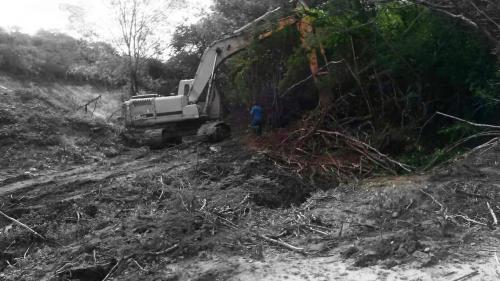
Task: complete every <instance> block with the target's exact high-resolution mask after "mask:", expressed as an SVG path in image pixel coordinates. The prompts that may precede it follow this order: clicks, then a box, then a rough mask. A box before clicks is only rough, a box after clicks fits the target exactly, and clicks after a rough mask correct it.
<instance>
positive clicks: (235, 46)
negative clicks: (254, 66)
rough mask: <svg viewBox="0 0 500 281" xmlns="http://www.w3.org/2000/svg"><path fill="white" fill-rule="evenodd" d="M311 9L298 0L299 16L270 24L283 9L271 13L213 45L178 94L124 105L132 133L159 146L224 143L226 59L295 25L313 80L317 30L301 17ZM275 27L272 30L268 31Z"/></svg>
mask: <svg viewBox="0 0 500 281" xmlns="http://www.w3.org/2000/svg"><path fill="white" fill-rule="evenodd" d="M307 8H308V7H307V5H306V4H305V3H304V2H303V1H299V4H298V5H297V8H296V12H295V13H294V14H293V15H291V16H288V17H285V18H281V19H279V20H277V21H273V20H270V18H272V17H273V16H275V15H276V14H277V13H278V12H279V11H280V9H281V8H276V9H274V10H271V11H269V12H267V13H265V14H264V15H262V16H261V17H259V18H257V19H256V20H254V21H252V22H250V23H248V24H247V25H245V26H243V27H242V28H240V29H238V30H236V31H234V32H233V33H232V34H230V35H229V36H227V37H226V38H224V39H221V40H218V41H216V42H214V43H212V44H211V45H210V46H209V47H208V48H207V49H206V50H205V51H204V53H203V55H202V57H201V60H200V63H199V65H198V68H197V71H196V75H195V77H194V78H193V79H188V80H181V81H180V82H179V87H178V92H177V93H176V94H173V95H171V96H159V95H156V94H152V95H137V96H133V97H132V98H131V99H130V100H127V101H125V102H124V103H123V117H124V121H125V127H126V129H127V131H128V133H129V134H132V135H133V136H136V137H140V136H143V135H144V133H145V131H146V130H149V131H151V130H154V131H156V132H161V133H157V134H156V137H155V138H156V139H160V142H179V141H182V137H185V136H190V135H198V136H199V137H201V138H203V139H204V140H207V141H212V142H215V141H220V140H222V139H224V138H226V137H228V136H229V135H230V131H231V130H230V127H229V125H228V124H227V123H225V122H224V121H223V120H222V119H221V117H222V105H221V94H220V93H219V91H218V90H217V89H216V87H214V79H215V75H216V71H217V68H218V67H219V66H220V65H221V63H223V62H224V61H225V60H226V59H227V58H229V57H231V56H233V55H234V54H236V53H238V52H239V51H241V50H243V49H244V48H246V47H248V46H249V45H250V44H251V43H252V42H253V41H254V40H255V39H258V40H264V39H265V38H268V37H270V36H272V34H273V33H274V32H277V31H279V30H282V29H284V28H286V27H288V26H292V25H295V26H296V27H297V29H298V30H299V32H300V34H301V40H302V44H303V47H304V48H306V50H308V54H309V55H308V58H309V64H310V69H311V73H312V75H313V78H315V77H316V75H317V73H318V60H317V55H316V50H315V49H313V48H309V47H308V46H307V43H306V36H308V34H310V33H312V31H313V28H312V25H311V21H310V19H308V17H304V16H301V14H302V13H300V11H303V10H304V9H307ZM269 23H271V25H272V27H269Z"/></svg>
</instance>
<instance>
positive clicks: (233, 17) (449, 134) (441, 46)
mask: <svg viewBox="0 0 500 281" xmlns="http://www.w3.org/2000/svg"><path fill="white" fill-rule="evenodd" d="M443 1H444V0H443ZM308 2H309V3H310V4H311V5H310V6H311V9H308V10H307V11H305V10H302V11H299V12H296V13H298V14H300V16H301V17H307V18H309V19H310V20H311V22H312V23H313V25H314V28H315V33H314V34H312V35H311V36H309V38H307V42H308V44H309V45H310V46H311V47H313V48H314V49H315V50H316V53H317V56H318V57H319V60H320V66H321V67H322V75H321V76H320V77H319V78H318V81H317V83H314V81H313V79H306V78H308V77H309V76H310V70H309V66H308V59H307V54H306V53H307V52H306V51H305V50H304V49H303V48H302V44H301V40H300V37H299V33H298V32H297V30H296V29H295V28H294V27H289V28H287V29H285V30H282V31H280V32H277V33H275V34H274V35H273V36H272V37H270V38H268V39H266V40H264V41H261V42H258V41H257V40H256V41H255V43H254V44H253V45H252V46H250V47H249V48H247V49H245V50H244V51H242V52H240V53H239V54H238V55H236V56H234V57H233V58H231V59H230V60H228V61H227V62H226V63H225V64H224V65H223V66H222V67H221V68H220V69H219V71H218V74H217V81H216V84H217V86H218V88H219V89H220V90H222V92H223V93H224V98H225V105H226V107H227V108H228V109H229V112H233V113H232V114H236V113H234V112H239V114H244V115H246V112H245V111H241V110H239V111H236V110H231V109H234V108H241V107H248V106H249V105H250V103H251V102H252V101H254V100H257V101H258V102H260V103H261V104H263V105H264V107H265V111H266V115H267V120H268V122H267V123H268V125H269V126H271V127H284V126H295V127H301V126H302V128H307V127H313V128H315V129H319V128H322V129H326V130H332V131H341V132H343V133H346V134H348V135H351V136H355V137H357V138H359V139H361V140H363V141H365V142H367V143H370V144H372V145H374V146H375V147H377V148H379V149H381V150H382V151H385V152H392V153H395V154H400V155H404V156H405V157H412V155H414V154H415V152H417V154H419V155H429V154H430V152H433V151H439V149H440V148H442V147H444V146H445V145H446V144H448V143H450V142H452V141H456V140H458V139H460V138H463V137H466V136H469V135H471V134H473V133H475V132H476V131H475V130H474V128H471V127H470V126H467V125H464V124H462V123H456V122H454V121H452V120H450V119H446V118H443V117H442V116H435V113H436V112H438V111H440V112H444V113H447V114H451V115H455V116H458V117H461V118H464V119H468V120H471V121H475V122H482V123H496V120H498V118H499V117H500V116H499V113H498V112H499V110H498V103H499V98H498V85H499V81H498V77H497V75H498V69H499V64H498V57H497V56H496V55H495V50H496V49H495V48H496V47H497V46H495V45H494V44H492V43H495V44H496V40H495V38H496V37H495V36H496V33H495V32H489V31H488V27H489V26H494V25H491V24H488V25H482V24H476V27H475V25H474V22H472V24H471V22H469V21H467V20H464V18H463V17H455V16H450V13H456V14H458V13H459V12H461V11H456V9H458V8H460V7H462V6H463V7H464V9H465V8H466V6H464V5H465V4H464V5H462V6H460V5H459V6H457V7H455V8H454V9H455V10H450V11H440V10H437V9H435V6H433V5H427V7H426V6H420V5H416V4H412V3H411V1H410V2H408V1H397V0H394V1H382V2H383V3H382V2H381V3H382V4H373V3H376V1H361V0H355V1H352V0H335V1H334V0H329V1H308ZM413 2H419V1H413ZM429 3H430V2H429ZM278 6H280V7H283V9H282V11H281V16H285V15H289V14H290V13H292V12H293V9H294V6H292V5H291V4H290V3H289V1H286V0H256V1H248V0H215V1H214V5H213V7H212V10H213V11H212V13H209V14H207V15H206V16H204V17H203V18H201V19H200V20H199V22H197V23H195V24H192V25H184V26H180V27H178V28H177V30H176V32H175V34H174V36H173V40H172V43H171V47H172V50H173V56H172V57H171V58H170V59H168V60H167V61H161V60H158V59H148V60H147V62H146V63H144V64H141V65H143V67H142V69H140V73H139V83H140V85H139V86H140V87H141V88H142V89H145V90H150V91H155V92H158V93H160V94H168V93H170V92H175V91H176V87H177V84H178V81H179V80H180V79H186V78H191V77H193V75H194V73H195V71H196V68H197V66H198V63H199V58H200V56H201V54H202V53H203V51H204V49H205V48H206V47H207V46H208V45H209V44H210V43H211V42H213V41H215V40H217V39H218V38H221V37H222V36H223V35H224V34H226V33H229V32H231V31H232V30H234V29H236V28H238V27H241V26H243V25H244V24H246V23H248V22H250V21H251V20H253V19H255V18H256V17H258V16H260V15H262V14H263V13H265V12H266V11H268V10H269V9H271V8H274V7H278ZM443 7H444V6H443ZM479 8H481V9H486V8H488V7H483V6H480V7H479ZM466 12H467V11H464V14H467V13H466ZM486 14H487V13H486V12H484V11H482V13H480V12H477V11H476V12H470V11H469V13H468V14H467V15H470V16H471V19H472V20H475V21H476V22H478V23H481V22H482V21H481V19H480V18H479V19H478V17H480V16H482V15H483V16H484V15H486ZM488 19H489V20H490V21H494V20H495V19H494V18H491V17H488ZM490 23H491V22H490ZM492 36H493V37H492ZM0 71H3V72H7V73H10V74H11V75H17V76H22V77H26V78H30V79H44V80H47V79H49V80H54V79H58V80H67V81H73V82H81V81H85V82H90V83H96V84H102V85H107V86H112V87H121V86H125V85H127V83H129V82H128V79H129V77H128V75H127V64H126V59H125V58H124V57H123V56H122V55H121V54H118V52H117V51H116V50H115V49H114V48H113V47H112V46H111V45H109V44H106V43H100V42H86V41H84V40H76V39H74V38H71V37H69V36H67V35H64V34H58V33H52V32H47V31H40V32H39V33H37V34H36V35H34V36H29V35H26V34H22V33H19V32H7V31H4V30H0ZM319 93H322V97H323V98H324V97H325V96H326V99H325V100H326V101H327V102H326V103H325V104H322V105H321V106H318V104H319V103H318V100H319ZM300 120H305V121H303V122H302V123H301V121H300ZM307 122H309V123H307ZM306 131H307V130H306ZM308 138H309V135H307V137H305V136H301V137H298V139H300V140H301V144H300V145H303V146H305V149H306V150H307V151H314V152H315V153H322V152H325V151H322V149H319V151H317V149H316V148H317V147H322V148H326V149H327V150H328V148H329V147H330V145H329V144H328V143H322V141H321V140H320V141H319V144H318V142H317V141H315V142H313V144H311V145H312V147H308V145H309V144H307V142H306V143H304V141H305V140H307V139H308ZM292 139H293V138H292ZM422 152H426V153H422ZM413 160H414V161H415V162H419V161H421V159H413Z"/></svg>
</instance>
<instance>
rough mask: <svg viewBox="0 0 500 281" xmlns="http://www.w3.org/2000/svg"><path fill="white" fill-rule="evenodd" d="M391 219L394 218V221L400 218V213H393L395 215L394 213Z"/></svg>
mask: <svg viewBox="0 0 500 281" xmlns="http://www.w3.org/2000/svg"><path fill="white" fill-rule="evenodd" d="M391 217H392V218H393V219H396V218H398V217H399V212H393V213H392V215H391Z"/></svg>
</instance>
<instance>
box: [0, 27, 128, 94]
mask: <svg viewBox="0 0 500 281" xmlns="http://www.w3.org/2000/svg"><path fill="white" fill-rule="evenodd" d="M0 70H1V71H3V72H5V73H9V74H11V75H15V76H19V77H24V78H30V79H44V80H47V79H48V80H68V81H75V82H79V81H86V82H90V83H98V84H103V85H108V86H120V85H123V84H124V83H125V82H126V80H125V79H124V75H123V60H122V58H121V57H120V56H119V55H118V54H117V52H116V51H115V49H114V48H112V47H111V46H110V45H109V44H106V43H102V42H97V43H89V42H86V41H83V40H77V39H75V38H73V37H70V36H68V35H65V34H61V33H54V32H49V31H39V32H38V33H37V34H35V35H33V36H30V35H27V34H23V33H20V32H15V31H14V32H7V31H5V30H1V29H0Z"/></svg>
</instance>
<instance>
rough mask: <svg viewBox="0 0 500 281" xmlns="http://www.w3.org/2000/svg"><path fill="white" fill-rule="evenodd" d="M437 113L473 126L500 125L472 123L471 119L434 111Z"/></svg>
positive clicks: (491, 126) (498, 127)
mask: <svg viewBox="0 0 500 281" xmlns="http://www.w3.org/2000/svg"><path fill="white" fill-rule="evenodd" d="M436 114H437V115H441V116H444V117H447V118H450V119H453V120H456V121H460V122H463V123H466V124H469V125H471V126H474V127H479V128H489V129H497V130H498V129H500V126H495V125H489V124H480V123H474V122H471V121H467V120H465V119H462V118H458V117H455V116H452V115H448V114H445V113H442V112H439V111H438V112H436Z"/></svg>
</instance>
